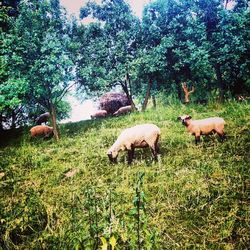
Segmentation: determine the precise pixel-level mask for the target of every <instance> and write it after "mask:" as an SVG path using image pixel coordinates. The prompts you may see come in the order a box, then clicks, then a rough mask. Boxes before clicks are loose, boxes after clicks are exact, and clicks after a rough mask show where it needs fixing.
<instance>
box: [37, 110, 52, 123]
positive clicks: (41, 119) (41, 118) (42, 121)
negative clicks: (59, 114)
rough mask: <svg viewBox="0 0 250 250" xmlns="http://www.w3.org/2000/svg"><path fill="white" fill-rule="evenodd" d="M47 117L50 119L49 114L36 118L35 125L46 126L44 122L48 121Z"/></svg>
mask: <svg viewBox="0 0 250 250" xmlns="http://www.w3.org/2000/svg"><path fill="white" fill-rule="evenodd" d="M49 117H50V113H49V112H46V113H44V114H41V115H39V116H38V117H37V118H36V124H37V125H41V124H42V123H45V124H46V122H47V121H48V120H49Z"/></svg>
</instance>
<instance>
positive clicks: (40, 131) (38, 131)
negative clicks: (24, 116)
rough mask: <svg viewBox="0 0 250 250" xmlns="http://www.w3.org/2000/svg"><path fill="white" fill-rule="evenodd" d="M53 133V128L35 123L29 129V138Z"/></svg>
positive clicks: (46, 136) (48, 135)
mask: <svg viewBox="0 0 250 250" xmlns="http://www.w3.org/2000/svg"><path fill="white" fill-rule="evenodd" d="M51 135H53V128H52V127H49V126H47V125H37V126H35V127H33V128H31V129H30V136H31V138H34V137H37V136H43V137H44V138H48V137H50V136H51Z"/></svg>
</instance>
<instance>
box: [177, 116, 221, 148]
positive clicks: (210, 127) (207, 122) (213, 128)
mask: <svg viewBox="0 0 250 250" xmlns="http://www.w3.org/2000/svg"><path fill="white" fill-rule="evenodd" d="M191 118H192V117H191V116H190V115H183V116H179V117H178V119H179V120H181V121H182V124H183V125H185V126H186V127H187V130H188V132H190V133H191V134H192V135H194V136H195V143H196V144H197V143H198V142H199V141H200V136H201V135H208V134H210V133H212V132H216V133H217V134H218V135H219V136H220V138H221V139H222V140H224V139H225V133H224V125H225V121H224V119H223V118H220V117H210V118H206V119H202V120H192V119H191Z"/></svg>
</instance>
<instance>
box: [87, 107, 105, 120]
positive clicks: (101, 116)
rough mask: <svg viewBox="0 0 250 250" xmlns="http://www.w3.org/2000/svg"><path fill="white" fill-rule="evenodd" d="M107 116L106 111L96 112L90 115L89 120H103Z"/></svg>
mask: <svg viewBox="0 0 250 250" xmlns="http://www.w3.org/2000/svg"><path fill="white" fill-rule="evenodd" d="M107 115H108V113H107V111H106V110H103V109H101V110H98V111H96V112H95V113H94V114H92V115H91V116H90V117H91V119H97V118H104V117H106V116H107Z"/></svg>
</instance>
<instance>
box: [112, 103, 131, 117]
mask: <svg viewBox="0 0 250 250" xmlns="http://www.w3.org/2000/svg"><path fill="white" fill-rule="evenodd" d="M131 111H132V107H131V105H128V106H124V107H121V108H119V109H118V110H117V111H116V112H115V113H114V114H113V115H123V114H127V113H129V112H131Z"/></svg>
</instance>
